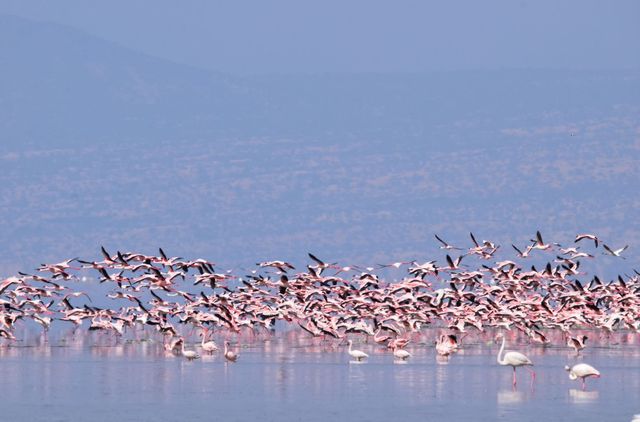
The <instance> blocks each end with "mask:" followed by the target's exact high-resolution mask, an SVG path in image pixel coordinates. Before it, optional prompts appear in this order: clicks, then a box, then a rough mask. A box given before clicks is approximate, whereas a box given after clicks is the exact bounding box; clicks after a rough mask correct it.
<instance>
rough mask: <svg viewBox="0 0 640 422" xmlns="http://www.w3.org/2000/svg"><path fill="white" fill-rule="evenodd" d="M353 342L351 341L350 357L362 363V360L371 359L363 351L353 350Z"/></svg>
mask: <svg viewBox="0 0 640 422" xmlns="http://www.w3.org/2000/svg"><path fill="white" fill-rule="evenodd" d="M352 346H353V341H351V340H349V356H351V357H352V358H354V359H355V360H357V361H358V362H360V361H361V360H362V359H366V358H368V357H369V355H368V354H366V353H365V352H363V351H362V350H353V348H352Z"/></svg>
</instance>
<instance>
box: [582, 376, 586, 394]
mask: <svg viewBox="0 0 640 422" xmlns="http://www.w3.org/2000/svg"><path fill="white" fill-rule="evenodd" d="M585 386H586V385H585V382H584V377H582V391H584V389H585Z"/></svg>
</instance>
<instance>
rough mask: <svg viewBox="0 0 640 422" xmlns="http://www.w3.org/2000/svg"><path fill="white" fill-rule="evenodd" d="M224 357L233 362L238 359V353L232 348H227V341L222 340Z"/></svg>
mask: <svg viewBox="0 0 640 422" xmlns="http://www.w3.org/2000/svg"><path fill="white" fill-rule="evenodd" d="M224 358H225V359H226V360H228V361H229V362H235V361H237V360H238V354H237V353H234V352H233V351H232V350H229V342H228V341H225V342H224Z"/></svg>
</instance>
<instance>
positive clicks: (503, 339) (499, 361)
mask: <svg viewBox="0 0 640 422" xmlns="http://www.w3.org/2000/svg"><path fill="white" fill-rule="evenodd" d="M505 342H506V339H505V338H504V337H502V346H500V351H499V352H498V358H497V359H496V360H497V361H498V363H499V364H500V365H506V363H505V361H504V360H502V359H501V355H502V352H503V351H504V343H505Z"/></svg>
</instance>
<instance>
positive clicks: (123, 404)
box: [0, 337, 640, 422]
mask: <svg viewBox="0 0 640 422" xmlns="http://www.w3.org/2000/svg"><path fill="white" fill-rule="evenodd" d="M112 343H113V342H112ZM192 348H194V346H192ZM357 348H359V349H362V350H364V351H366V352H368V353H369V354H370V355H371V357H370V359H369V360H368V361H367V362H364V363H355V362H350V358H349V356H348V355H347V354H346V346H331V345H329V344H326V345H322V344H321V343H317V342H316V343H312V342H311V340H309V341H307V342H306V344H305V343H304V342H302V341H291V340H288V339H287V338H286V337H283V338H273V339H271V340H259V341H256V342H255V343H252V344H251V346H250V347H242V346H240V348H239V351H240V359H239V360H238V362H237V363H235V364H227V363H225V362H224V358H223V357H222V354H221V353H220V352H218V353H217V354H215V355H213V356H211V357H204V358H203V359H199V360H196V361H192V362H189V361H186V360H184V359H183V358H182V357H180V356H174V355H171V354H167V353H166V352H165V351H164V350H163V349H162V345H161V344H160V343H157V342H149V341H144V342H138V341H135V342H122V344H115V345H113V344H111V345H105V346H92V345H91V342H89V341H82V342H81V341H78V342H71V341H69V342H66V343H60V342H51V345H50V346H43V345H39V346H32V347H27V346H22V347H7V346H3V347H0V377H2V387H1V388H2V395H1V396H0V397H1V398H0V402H1V406H2V408H1V417H0V420H2V421H5V420H6V421H21V420H28V421H33V422H35V421H47V422H55V421H79V420H91V421H114V420H118V421H147V420H148V421H152V420H153V421H178V420H184V421H212V420H221V419H224V420H228V421H245V420H257V419H260V420H262V421H271V420H273V421H327V420H333V421H336V420H354V421H381V420H384V421H392V420H398V419H400V418H402V420H403V421H413V420H416V421H427V420H451V421H457V420H463V419H464V420H500V421H512V420H513V421H515V420H517V421H528V420H530V421H540V420H544V421H561V420H562V421H567V420H571V421H574V420H575V421H577V420H579V421H598V422H602V421H630V420H631V419H632V418H633V415H634V414H636V413H640V351H638V350H636V349H637V348H636V347H626V348H624V347H622V348H619V349H616V348H600V349H598V348H592V349H587V350H585V357H584V358H579V359H576V358H575V357H574V356H573V353H572V352H570V351H568V350H567V349H563V348H555V349H554V348H547V349H542V348H539V347H538V348H536V347H529V346H526V345H522V346H517V347H514V348H517V349H518V350H521V351H523V352H525V353H527V354H528V355H529V357H530V358H531V359H532V360H533V361H534V362H535V364H536V371H537V373H538V379H537V380H536V382H535V384H534V385H533V388H532V387H531V384H530V382H529V379H530V378H529V374H528V373H527V371H524V370H523V371H518V375H519V377H518V381H519V383H518V387H517V390H514V389H512V387H511V369H510V368H508V367H502V366H499V365H497V364H496V361H495V355H496V353H497V349H498V348H497V346H496V345H495V344H483V345H470V346H467V347H465V349H464V350H463V351H462V352H461V353H458V354H456V355H454V356H452V357H451V358H450V359H449V360H448V361H446V360H445V361H443V360H438V359H437V358H436V355H435V351H434V349H433V347H431V346H429V345H419V344H418V345H413V347H411V345H410V346H409V347H407V350H409V351H411V352H412V353H413V355H414V356H413V358H412V359H411V360H410V361H409V362H407V363H395V362H394V361H393V357H392V356H391V355H390V353H389V352H388V351H385V350H383V349H381V348H380V347H379V346H377V345H373V344H358V345H357ZM195 349H196V350H199V349H198V348H197V347H195ZM580 361H584V362H587V363H590V364H592V365H593V366H595V367H596V368H598V369H599V370H600V372H601V373H602V375H603V376H602V378H600V379H590V380H588V381H587V390H586V391H581V390H580V383H579V382H578V381H570V380H569V378H568V376H567V373H566V372H565V371H564V370H563V367H564V365H566V364H573V363H577V362H580Z"/></svg>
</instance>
